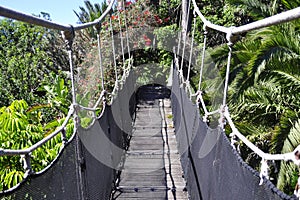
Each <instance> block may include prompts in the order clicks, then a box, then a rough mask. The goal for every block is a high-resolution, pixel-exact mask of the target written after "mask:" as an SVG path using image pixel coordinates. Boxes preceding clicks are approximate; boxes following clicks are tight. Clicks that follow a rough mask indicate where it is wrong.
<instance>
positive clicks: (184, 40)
mask: <svg viewBox="0 0 300 200" xmlns="http://www.w3.org/2000/svg"><path fill="white" fill-rule="evenodd" d="M190 8H191V1H189V4H188V13H187V16H186V23H185V27H184V29H185V31H184V34H185V35H182V36H181V37H182V40H183V49H182V56H181V66H180V70H181V71H182V69H183V61H184V55H185V46H186V37H187V29H188V24H189V18H190ZM182 76H183V74H182Z"/></svg>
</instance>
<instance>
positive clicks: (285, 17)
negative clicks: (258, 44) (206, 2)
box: [192, 0, 300, 39]
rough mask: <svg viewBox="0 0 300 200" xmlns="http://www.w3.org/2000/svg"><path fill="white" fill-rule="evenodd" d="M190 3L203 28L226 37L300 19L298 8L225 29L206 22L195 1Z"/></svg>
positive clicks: (299, 9) (299, 8)
mask: <svg viewBox="0 0 300 200" xmlns="http://www.w3.org/2000/svg"><path fill="white" fill-rule="evenodd" d="M192 1H193V6H194V9H195V11H196V13H197V15H198V16H199V17H200V19H201V21H202V22H203V23H204V26H206V27H208V28H211V29H214V30H217V31H220V32H223V33H226V34H228V35H238V34H241V33H245V32H249V31H252V30H256V29H260V28H264V27H268V26H272V25H276V24H280V23H284V22H289V21H292V20H295V19H298V18H300V7H298V8H294V9H292V10H288V11H285V12H282V13H279V14H277V15H274V16H271V17H268V18H265V19H262V20H258V21H256V22H252V23H249V24H246V25H242V26H238V27H225V26H220V25H216V24H213V23H211V22H210V21H208V20H207V19H206V18H205V17H204V16H203V14H202V13H201V12H200V10H199V8H198V6H197V4H196V1H195V0H192ZM228 39H230V38H228Z"/></svg>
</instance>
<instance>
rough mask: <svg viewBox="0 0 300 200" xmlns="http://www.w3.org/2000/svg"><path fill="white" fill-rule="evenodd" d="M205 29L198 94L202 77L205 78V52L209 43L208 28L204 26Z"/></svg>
mask: <svg viewBox="0 0 300 200" xmlns="http://www.w3.org/2000/svg"><path fill="white" fill-rule="evenodd" d="M203 29H204V33H203V34H204V40H203V48H202V57H201V66H200V75H199V83H198V92H200V91H201V83H202V76H203V68H204V60H205V51H206V42H207V30H206V26H204V27H203Z"/></svg>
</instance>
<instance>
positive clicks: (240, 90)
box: [0, 0, 300, 193]
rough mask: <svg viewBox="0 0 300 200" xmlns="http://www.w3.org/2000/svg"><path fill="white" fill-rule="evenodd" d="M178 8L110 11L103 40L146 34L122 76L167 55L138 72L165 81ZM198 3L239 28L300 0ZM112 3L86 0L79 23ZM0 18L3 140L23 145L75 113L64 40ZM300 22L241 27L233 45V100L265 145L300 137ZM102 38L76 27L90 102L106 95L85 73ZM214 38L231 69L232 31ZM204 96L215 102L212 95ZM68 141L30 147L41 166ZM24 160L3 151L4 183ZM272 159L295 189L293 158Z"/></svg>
mask: <svg viewBox="0 0 300 200" xmlns="http://www.w3.org/2000/svg"><path fill="white" fill-rule="evenodd" d="M180 6H181V2H180V1H179V0H169V1H160V4H158V2H156V1H155V2H154V1H147V2H146V1H145V2H143V1H142V0H140V1H137V2H135V3H131V2H127V3H126V4H125V8H126V9H124V10H122V12H121V11H120V12H119V11H118V10H117V9H116V8H115V10H114V11H113V12H112V13H111V15H110V16H109V17H107V18H106V19H105V21H104V22H103V23H102V27H101V30H100V35H101V37H102V38H110V37H111V35H110V34H111V32H110V31H109V30H110V22H111V23H112V27H113V30H114V32H113V33H114V34H115V35H117V34H119V33H120V30H125V29H126V28H128V30H129V31H128V33H129V37H130V38H133V39H134V40H135V41H139V43H135V41H130V42H131V43H132V44H134V45H135V46H134V51H133V52H131V56H133V57H131V58H129V57H128V56H129V55H128V54H126V59H125V60H123V59H122V56H121V55H118V59H117V61H118V62H117V65H118V70H119V71H118V74H119V75H121V74H122V73H123V71H122V70H123V67H122V66H124V65H126V64H127V63H128V62H129V60H130V61H133V65H134V66H145V64H148V63H153V64H154V63H159V66H158V67H155V68H153V67H151V65H147V66H146V67H144V68H143V70H142V71H141V74H144V75H145V74H146V75H149V74H151V75H152V76H150V77H151V80H149V78H148V79H147V80H140V81H141V83H146V82H149V81H152V82H157V81H159V80H162V79H164V78H165V77H166V73H167V71H168V67H169V66H170V63H171V59H172V51H168V50H167V49H165V48H163V46H166V45H167V43H168V39H169V40H170V38H174V37H176V36H177V33H176V30H178V25H179V18H180V14H181V13H180V10H181V9H180ZM198 6H199V8H200V10H201V11H202V12H203V14H204V16H206V17H207V18H208V20H210V21H212V22H213V23H216V24H219V25H224V26H232V25H235V26H238V25H242V24H246V23H249V22H252V21H255V20H259V19H262V18H265V17H268V16H271V15H274V14H276V13H279V12H282V11H285V10H289V9H292V8H295V7H297V6H300V2H299V0H292V1H286V0H281V1H277V0H274V1H273V0H250V1H249V0H225V1H217V2H216V1H212V0H204V1H201V3H199V4H198ZM106 7H107V5H106V4H105V3H103V4H101V5H100V4H94V5H93V4H91V3H90V2H88V1H86V2H85V7H80V8H79V10H80V11H79V12H75V14H76V15H77V17H78V20H79V22H80V23H85V22H89V21H93V20H94V19H96V18H97V17H99V16H100V15H101V13H102V12H103V11H104V10H105V8H106ZM120 13H121V14H122V15H120ZM124 15H125V16H126V17H124ZM192 17H193V15H192V12H191V13H190V18H191V19H192ZM125 20H127V21H126V22H127V24H128V27H126V26H125ZM190 21H192V20H190ZM0 23H1V27H3V28H2V29H1V30H0V32H1V38H0V48H1V51H0V83H1V90H0V107H2V108H1V109H0V143H1V148H12V149H22V148H26V147H28V146H30V145H32V144H34V143H35V142H37V141H39V140H41V139H42V138H43V137H45V136H46V135H47V134H49V132H51V131H53V130H55V128H56V127H58V125H59V124H61V122H62V121H63V119H64V117H65V115H66V114H67V111H68V106H69V105H70V103H71V101H70V84H69V82H68V79H67V74H68V73H67V71H68V60H67V55H66V52H65V50H64V49H65V48H64V43H63V41H62V39H61V36H60V34H58V33H57V32H55V31H52V30H48V29H45V28H41V27H37V26H32V25H28V24H25V23H21V22H17V21H13V20H7V19H1V21H0ZM119 24H121V25H119ZM149 26H151V27H155V30H154V31H148V32H145V30H146V29H147V27H149ZM299 28H300V21H299V20H297V21H293V22H290V23H285V24H283V25H277V26H272V27H269V28H264V29H261V30H257V31H252V32H250V33H247V34H244V35H242V36H241V37H240V38H239V40H238V41H237V42H236V43H235V44H234V46H233V57H232V68H231V74H230V88H229V97H228V102H229V105H228V106H229V109H230V111H231V114H232V117H233V119H234V121H235V124H236V125H237V127H238V128H239V130H240V131H241V132H242V133H243V134H244V135H246V136H247V137H248V139H250V140H251V141H252V142H254V143H255V144H256V145H257V146H258V147H259V148H261V149H262V150H264V151H265V152H270V153H285V152H290V151H292V150H293V149H294V148H295V147H296V146H297V145H298V144H299V142H300V116H299V112H300V103H299V94H300V93H299V90H300V77H299V76H300V69H299V63H300V34H299V30H300V29H299ZM139 29H140V30H141V31H138V30H139ZM130 30H135V31H130ZM190 30H193V27H191V29H190ZM202 32H203V31H202V23H201V22H200V20H197V23H196V35H195V39H196V41H197V43H199V44H200V43H202V40H203V35H202ZM189 34H191V31H190V33H189ZM154 42H155V43H156V44H155V45H156V46H155V48H154V45H153V44H154ZM96 44H97V43H96V32H95V30H93V29H88V30H86V31H82V32H80V33H77V36H76V41H75V44H74V53H75V55H74V58H75V64H76V66H78V67H79V68H80V70H81V71H79V70H78V71H77V73H78V75H79V77H80V78H79V79H78V85H77V87H78V88H77V89H78V91H79V94H78V96H77V100H78V101H80V102H81V103H82V104H83V105H85V106H87V105H88V104H89V102H90V100H91V99H93V100H95V97H96V96H97V95H98V94H97V93H95V92H94V91H95V89H97V91H101V90H102V89H103V88H101V84H100V82H99V80H96V79H97V77H91V76H89V74H87V73H85V72H87V71H86V70H90V71H89V72H91V71H92V72H93V73H96V72H97V71H95V70H96V68H95V66H97V62H96V61H97V59H98V58H97V51H96V48H95V46H96ZM208 45H209V49H208V51H209V52H210V54H211V57H212V58H214V62H215V63H216V64H217V67H218V69H219V70H220V71H221V74H222V75H223V74H224V73H223V72H224V68H225V65H226V59H227V53H228V48H227V45H226V39H225V36H224V35H222V34H218V33H216V32H214V31H211V30H208ZM102 46H104V47H105V48H104V49H106V51H104V52H102V53H103V57H104V58H109V57H110V56H111V53H112V46H111V44H108V43H105V42H103V43H102ZM118 48H119V49H118ZM116 51H117V52H120V46H119V47H118V46H116ZM132 58H134V59H132ZM197 59H198V58H197ZM103 62H104V63H105V68H104V72H105V89H107V90H108V91H112V90H113V88H114V84H115V82H114V81H113V80H114V76H115V71H114V70H113V69H114V63H113V61H112V60H110V59H106V60H105V59H104V60H103ZM192 70H193V71H192V77H191V83H192V85H193V86H197V81H198V78H197V76H193V75H195V74H198V71H197V69H192ZM93 73H91V74H93ZM145 77H147V76H145ZM148 77H149V76H148ZM91 85H93V86H94V87H90V86H91ZM194 89H195V90H196V88H194ZM207 94H209V93H207ZM83 97H84V98H83ZM205 100H206V101H208V102H207V104H208V105H209V104H210V102H209V96H206V98H205ZM87 123H88V122H87ZM227 131H230V130H229V129H228V130H227ZM71 133H72V126H71V125H69V128H68V134H69V135H70V134H71ZM60 144H61V142H60V138H59V137H57V138H54V139H53V141H51V142H49V143H47V144H46V145H44V146H43V147H42V148H41V149H39V150H37V151H35V152H34V153H33V154H32V155H31V156H32V157H33V158H34V159H33V164H32V165H33V168H34V170H35V171H39V170H41V169H42V168H43V167H45V166H47V165H48V164H49V163H50V162H51V161H52V160H53V159H54V158H55V156H56V154H57V152H58V150H59V148H60ZM241 152H242V156H243V158H244V159H245V160H246V161H247V162H248V163H250V164H251V165H252V166H253V167H255V168H257V167H259V163H260V160H259V159H258V157H257V156H256V155H254V154H253V153H252V152H251V151H249V150H248V149H247V148H246V147H244V146H243V145H242V144H241ZM19 159H20V158H19V157H1V158H0V170H1V176H0V190H3V189H7V188H10V187H12V186H13V185H15V184H16V183H17V182H19V181H20V180H21V179H22V177H23V171H24V170H23V169H22V166H21V164H20V162H19ZM274 166H275V168H277V169H279V173H278V175H277V174H273V172H274V171H272V174H271V175H272V177H273V178H274V182H276V183H277V186H278V187H279V188H280V189H282V190H284V191H285V192H287V193H291V192H292V191H293V187H294V185H295V183H296V181H297V178H298V172H297V168H296V166H295V165H294V164H290V163H286V162H282V163H275V165H274Z"/></svg>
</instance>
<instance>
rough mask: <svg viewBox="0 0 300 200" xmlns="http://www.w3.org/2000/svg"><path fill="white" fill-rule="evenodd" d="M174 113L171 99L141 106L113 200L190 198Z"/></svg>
mask: <svg viewBox="0 0 300 200" xmlns="http://www.w3.org/2000/svg"><path fill="white" fill-rule="evenodd" d="M166 104H167V106H165V105H166ZM171 114H172V111H171V107H170V100H169V99H165V100H163V99H155V100H152V101H145V102H143V103H139V104H138V109H137V113H136V120H135V125H134V131H133V134H132V138H131V141H130V147H129V149H128V151H127V153H126V159H125V163H124V167H123V170H122V172H121V176H120V181H119V185H118V188H117V189H118V190H117V192H115V194H114V196H113V199H117V200H129V199H131V200H136V199H141V200H143V199H144V200H146V199H157V200H159V199H164V200H165V199H177V200H183V199H188V198H187V196H188V195H187V192H186V191H184V190H185V181H184V179H183V178H182V168H181V164H180V159H179V157H180V156H179V154H178V151H177V143H176V139H175V133H174V129H173V124H172V118H171V116H172V115H171Z"/></svg>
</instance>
